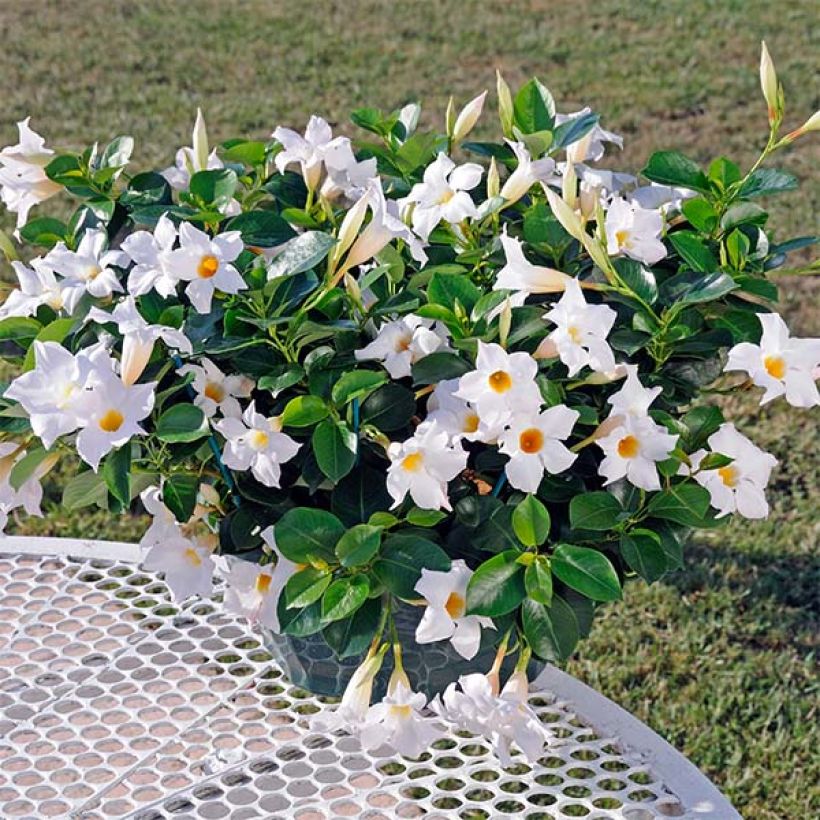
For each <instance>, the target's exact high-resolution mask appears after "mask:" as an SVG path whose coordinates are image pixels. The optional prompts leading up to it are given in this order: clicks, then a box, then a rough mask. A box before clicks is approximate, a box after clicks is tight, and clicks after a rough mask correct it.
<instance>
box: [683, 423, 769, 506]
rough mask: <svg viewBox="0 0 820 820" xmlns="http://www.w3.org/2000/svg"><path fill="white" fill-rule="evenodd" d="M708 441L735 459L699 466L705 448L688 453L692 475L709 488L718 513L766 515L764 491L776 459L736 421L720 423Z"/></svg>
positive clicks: (719, 451)
mask: <svg viewBox="0 0 820 820" xmlns="http://www.w3.org/2000/svg"><path fill="white" fill-rule="evenodd" d="M708 444H709V449H710V450H711V451H712V452H713V453H721V454H722V455H724V456H728V457H729V458H731V459H733V461H732V463H731V464H727V465H726V466H725V467H719V468H717V469H714V470H699V469H698V468H699V466H700V463H701V462H702V461H703V459H704V457H705V456H706V454H707V453H706V451H705V450H698V451H697V452H696V453H693V454H692V455H691V456H690V457H689V460H690V461H691V463H692V468H693V472H692V475H693V477H694V479H695V481H697V482H698V484H700V485H702V486H703V487H705V488H706V489H707V490H708V491H709V497H710V499H711V502H712V506H713V507H714V508H715V509H716V510H717V511H718V515H717V517H718V518H721V517H722V516H724V515H729V513H735V512H737V513H739V514H740V515H742V516H743V517H744V518H766V516H768V514H769V504H768V502H767V501H766V494H765V492H764V491H765V489H766V485H767V484H768V483H769V477H770V475H771V472H772V470H773V469H774V468H775V467H776V466H777V459H776V458H775V457H774V456H773V455H771V454H770V453H767V452H766V451H765V450H761V449H760V448H759V447H758V446H757V445H755V444H753V443H752V442H751V441H749V439H748V438H746V436H744V435H743V434H742V433H740V432H739V431H738V430H737V428H736V427H735V426H734V425H733V424H721V426H720V428H719V429H718V430H717V431H716V432H714V433H712V435H711V436H709V440H708Z"/></svg>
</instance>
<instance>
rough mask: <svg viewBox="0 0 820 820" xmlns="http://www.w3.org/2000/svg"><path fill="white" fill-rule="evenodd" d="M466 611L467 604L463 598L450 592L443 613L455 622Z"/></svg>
mask: <svg viewBox="0 0 820 820" xmlns="http://www.w3.org/2000/svg"><path fill="white" fill-rule="evenodd" d="M466 609H467V604H466V602H465V600H464V596H463V595H459V594H458V593H457V592H451V593H450V595H449V597H448V598H447V601H446V603H445V604H444V610H445V612H446V613H447V614H448V615H449V616H450V617H451V618H453V620H455V619H456V618H460V617H461V616H462V615H463V614H464V611H465V610H466Z"/></svg>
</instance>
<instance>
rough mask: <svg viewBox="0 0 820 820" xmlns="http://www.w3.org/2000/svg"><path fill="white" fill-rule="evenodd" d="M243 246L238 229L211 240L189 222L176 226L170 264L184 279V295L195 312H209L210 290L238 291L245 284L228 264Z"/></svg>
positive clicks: (244, 287)
mask: <svg viewBox="0 0 820 820" xmlns="http://www.w3.org/2000/svg"><path fill="white" fill-rule="evenodd" d="M243 248H244V245H243V243H242V234H241V233H239V231H226V232H225V233H221V234H219V235H217V236H215V237H214V238H213V239H211V237H209V236H208V234H206V233H205V232H204V231H200V230H199V228H195V227H194V226H193V225H192V224H191V223H190V222H183V223H182V225H180V227H179V247H178V248H177V249H176V250H175V251H172V253H171V259H170V263H169V264H170V265H172V266H173V268H174V271H175V272H176V274H177V276H179V278H180V279H183V280H185V281H186V282H188V286H187V287H186V288H185V295H186V296H187V297H188V298H189V299H190V300H191V304H192V305H193V306H194V308H196V310H197V312H198V313H210V310H211V301H212V299H213V296H214V293H215V292H216V291H220V292H222V293H239V291H240V290H245V289H246V288H247V287H248V286H247V284H246V283H245V280H244V279H243V278H242V276H241V275H240V273H239V271H238V270H237V269H236V268H235V267H234V266H233V265H232V264H231V262H233V261H234V260H235V259H236V258H237V256H239V254H240V253H242V250H243Z"/></svg>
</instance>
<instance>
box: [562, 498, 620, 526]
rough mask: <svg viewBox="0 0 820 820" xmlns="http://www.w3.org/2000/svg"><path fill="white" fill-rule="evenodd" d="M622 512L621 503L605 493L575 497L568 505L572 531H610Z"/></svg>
mask: <svg viewBox="0 0 820 820" xmlns="http://www.w3.org/2000/svg"><path fill="white" fill-rule="evenodd" d="M622 512H623V507H621V502H620V501H618V499H617V498H615V496H614V495H612V494H611V493H607V492H595V493H584V494H583V495H576V496H575V497H574V498H573V499H572V501H570V503H569V521H570V525H571V526H572V528H573V529H574V530H598V531H600V530H611V529H612V528H613V527H615V526H616V525H617V524H618V523H619V521H620V517H621V513H622Z"/></svg>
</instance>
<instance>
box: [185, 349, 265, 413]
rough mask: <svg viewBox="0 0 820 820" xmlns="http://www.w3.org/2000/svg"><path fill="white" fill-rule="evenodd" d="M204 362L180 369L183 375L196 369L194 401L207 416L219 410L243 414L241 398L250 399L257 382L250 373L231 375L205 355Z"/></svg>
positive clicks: (194, 373)
mask: <svg viewBox="0 0 820 820" xmlns="http://www.w3.org/2000/svg"><path fill="white" fill-rule="evenodd" d="M199 362H200V364H198V365H197V364H186V365H185V366H184V367H180V369H179V370H178V371H177V372H178V373H179V374H180V375H181V376H184V375H186V374H188V373H193V376H194V381H193V383H192V385H191V386H192V387H193V389H194V392H195V393H196V398H194V404H195V405H196V406H197V407H200V408H201V409H202V412H203V413H205V415H206V416H213V415H215V414H216V412H217V411H219V412H221V413H222V415H223V416H241V415H242V408H241V406H240V404H239V402H238V401H237V399H246V398H248V396H250V394H251V391H252V390H253V382H252V381H251V380H250V379H249V378H247V377H246V376H240V375H234V376H228V375H226V374H225V373H223V372H222V371H221V370H220V369H219V368H218V367H217V366H216V365H215V364H214V363H213V362H212V361H211V360H210V359H206V358H205V357H202V358H201V359H200V360H199Z"/></svg>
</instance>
